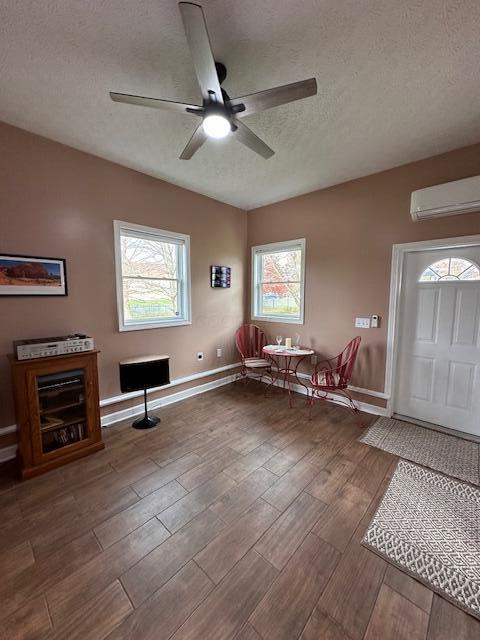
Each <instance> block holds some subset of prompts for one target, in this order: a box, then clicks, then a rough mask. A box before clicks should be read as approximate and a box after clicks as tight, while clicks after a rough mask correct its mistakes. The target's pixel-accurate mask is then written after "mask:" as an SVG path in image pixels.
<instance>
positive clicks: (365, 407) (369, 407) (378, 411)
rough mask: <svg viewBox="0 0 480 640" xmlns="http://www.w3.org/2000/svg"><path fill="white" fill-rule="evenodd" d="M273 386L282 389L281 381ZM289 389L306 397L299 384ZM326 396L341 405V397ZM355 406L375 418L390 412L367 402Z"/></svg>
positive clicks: (330, 400)
mask: <svg viewBox="0 0 480 640" xmlns="http://www.w3.org/2000/svg"><path fill="white" fill-rule="evenodd" d="M298 377H299V378H309V379H310V376H307V375H305V374H298ZM262 382H263V383H264V384H269V382H268V379H265V380H262ZM274 386H275V387H282V386H283V381H282V380H277V381H276V382H275V383H274ZM290 388H291V389H292V391H296V392H297V393H301V394H302V395H304V396H306V395H307V390H306V389H305V387H304V386H303V385H301V384H296V383H291V384H290ZM349 388H350V387H349ZM328 395H329V402H333V403H334V404H342V402H341V399H342V397H341V396H340V395H337V394H334V393H329V394H328ZM355 404H356V405H357V407H358V408H359V409H360V411H364V412H365V413H371V414H373V415H375V416H387V417H389V416H390V411H389V410H388V409H387V407H377V406H376V405H374V404H369V403H368V402H360V401H358V400H355Z"/></svg>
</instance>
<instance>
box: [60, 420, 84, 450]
mask: <svg viewBox="0 0 480 640" xmlns="http://www.w3.org/2000/svg"><path fill="white" fill-rule="evenodd" d="M84 438H85V423H84V422H77V423H75V424H71V425H69V426H68V427H64V428H63V429H57V430H56V431H54V432H53V440H54V442H55V443H56V444H57V445H59V446H65V445H67V444H73V443H74V442H79V441H80V440H83V439H84Z"/></svg>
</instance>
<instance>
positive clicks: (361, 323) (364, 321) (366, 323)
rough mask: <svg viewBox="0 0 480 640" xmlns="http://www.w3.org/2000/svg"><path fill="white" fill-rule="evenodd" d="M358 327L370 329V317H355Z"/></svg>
mask: <svg viewBox="0 0 480 640" xmlns="http://www.w3.org/2000/svg"><path fill="white" fill-rule="evenodd" d="M355 326H356V327H357V329H370V318H355Z"/></svg>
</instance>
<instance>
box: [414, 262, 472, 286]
mask: <svg viewBox="0 0 480 640" xmlns="http://www.w3.org/2000/svg"><path fill="white" fill-rule="evenodd" d="M439 280H467V281H468V280H480V269H479V268H478V267H477V265H476V264H474V263H473V262H470V260H465V259H464V258H443V259H442V260H438V261H437V262H434V263H433V264H431V265H430V266H429V267H427V268H426V269H425V271H424V272H423V273H422V275H421V276H420V280H419V282H438V281H439Z"/></svg>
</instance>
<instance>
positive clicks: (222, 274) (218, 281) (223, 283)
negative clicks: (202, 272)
mask: <svg viewBox="0 0 480 640" xmlns="http://www.w3.org/2000/svg"><path fill="white" fill-rule="evenodd" d="M231 273H232V269H231V267H223V266H219V265H214V264H212V265H211V267H210V274H211V281H210V286H211V287H212V289H229V288H230V284H231Z"/></svg>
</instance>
